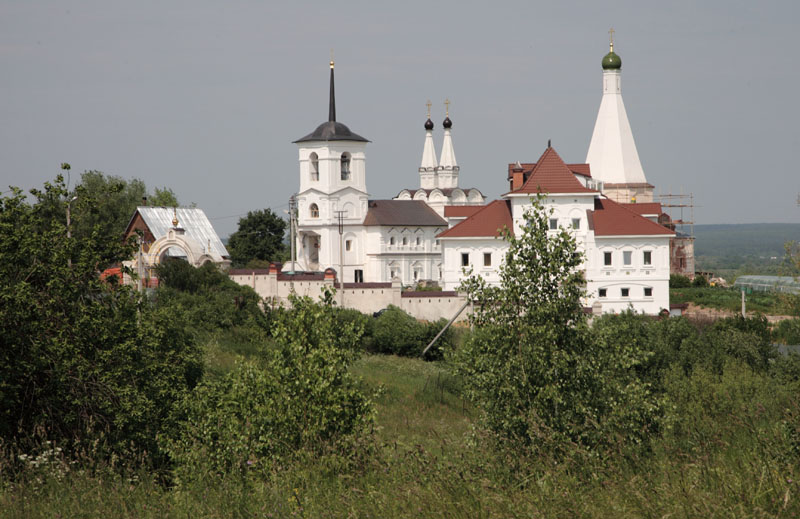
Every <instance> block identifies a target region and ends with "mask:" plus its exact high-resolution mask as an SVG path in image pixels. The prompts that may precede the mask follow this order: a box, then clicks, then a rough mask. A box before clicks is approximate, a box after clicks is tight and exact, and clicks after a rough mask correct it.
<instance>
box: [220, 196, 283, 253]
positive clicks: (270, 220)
mask: <svg viewBox="0 0 800 519" xmlns="http://www.w3.org/2000/svg"><path fill="white" fill-rule="evenodd" d="M285 232H286V221H285V220H284V219H283V218H281V217H279V216H278V215H276V214H275V213H273V212H272V210H271V209H263V210H259V211H248V213H247V216H245V217H243V218H239V229H238V230H237V231H236V232H234V233H233V234H231V236H230V238H229V239H228V251H229V252H230V254H231V261H232V262H233V264H234V266H244V265H246V264H247V263H248V262H250V261H252V260H260V261H263V262H267V261H273V260H275V259H278V258H279V256H281V255H282V254H283V252H284V250H285V247H284V244H283V236H284V234H285Z"/></svg>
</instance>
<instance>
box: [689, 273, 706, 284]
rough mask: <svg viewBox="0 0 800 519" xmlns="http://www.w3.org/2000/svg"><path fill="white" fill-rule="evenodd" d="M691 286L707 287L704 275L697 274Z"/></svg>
mask: <svg viewBox="0 0 800 519" xmlns="http://www.w3.org/2000/svg"><path fill="white" fill-rule="evenodd" d="M692 286H693V287H707V286H708V280H707V279H706V277H705V276H704V275H702V274H698V275H696V276H695V277H694V279H693V280H692Z"/></svg>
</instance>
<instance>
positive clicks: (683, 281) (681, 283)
mask: <svg viewBox="0 0 800 519" xmlns="http://www.w3.org/2000/svg"><path fill="white" fill-rule="evenodd" d="M690 286H692V280H691V279H689V278H688V277H686V276H682V275H681V274H670V275H669V288H689V287H690Z"/></svg>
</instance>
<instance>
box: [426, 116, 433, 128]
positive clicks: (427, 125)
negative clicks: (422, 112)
mask: <svg viewBox="0 0 800 519" xmlns="http://www.w3.org/2000/svg"><path fill="white" fill-rule="evenodd" d="M425 129H426V130H433V121H431V118H430V117H428V120H427V121H425Z"/></svg>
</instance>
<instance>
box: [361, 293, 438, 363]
mask: <svg viewBox="0 0 800 519" xmlns="http://www.w3.org/2000/svg"><path fill="white" fill-rule="evenodd" d="M446 324H447V320H446V319H439V320H438V321H435V322H421V321H417V320H416V319H415V318H414V317H412V316H411V315H409V314H407V313H406V312H404V311H403V310H401V309H400V308H398V307H396V306H394V305H389V307H388V308H386V309H385V310H383V311H382V312H381V314H380V315H379V316H378V317H376V318H375V319H374V322H373V327H372V329H373V335H372V341H371V346H370V350H371V351H374V352H377V353H385V354H389V355H398V356H401V357H419V356H420V355H422V350H424V349H425V347H426V346H427V345H428V344H430V342H431V341H432V340H433V338H434V337H436V335H437V334H438V333H439V332H440V331H441V330H442V328H444V327H445V325H446ZM453 340H454V334H453V330H452V328H448V329H447V331H445V332H444V333H443V334H442V336H441V337H439V340H437V341H436V344H434V345H433V347H431V349H430V350H428V352H427V353H426V354H425V359H426V360H440V359H442V358H443V357H444V352H445V351H448V350H450V349H452V347H453Z"/></svg>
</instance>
